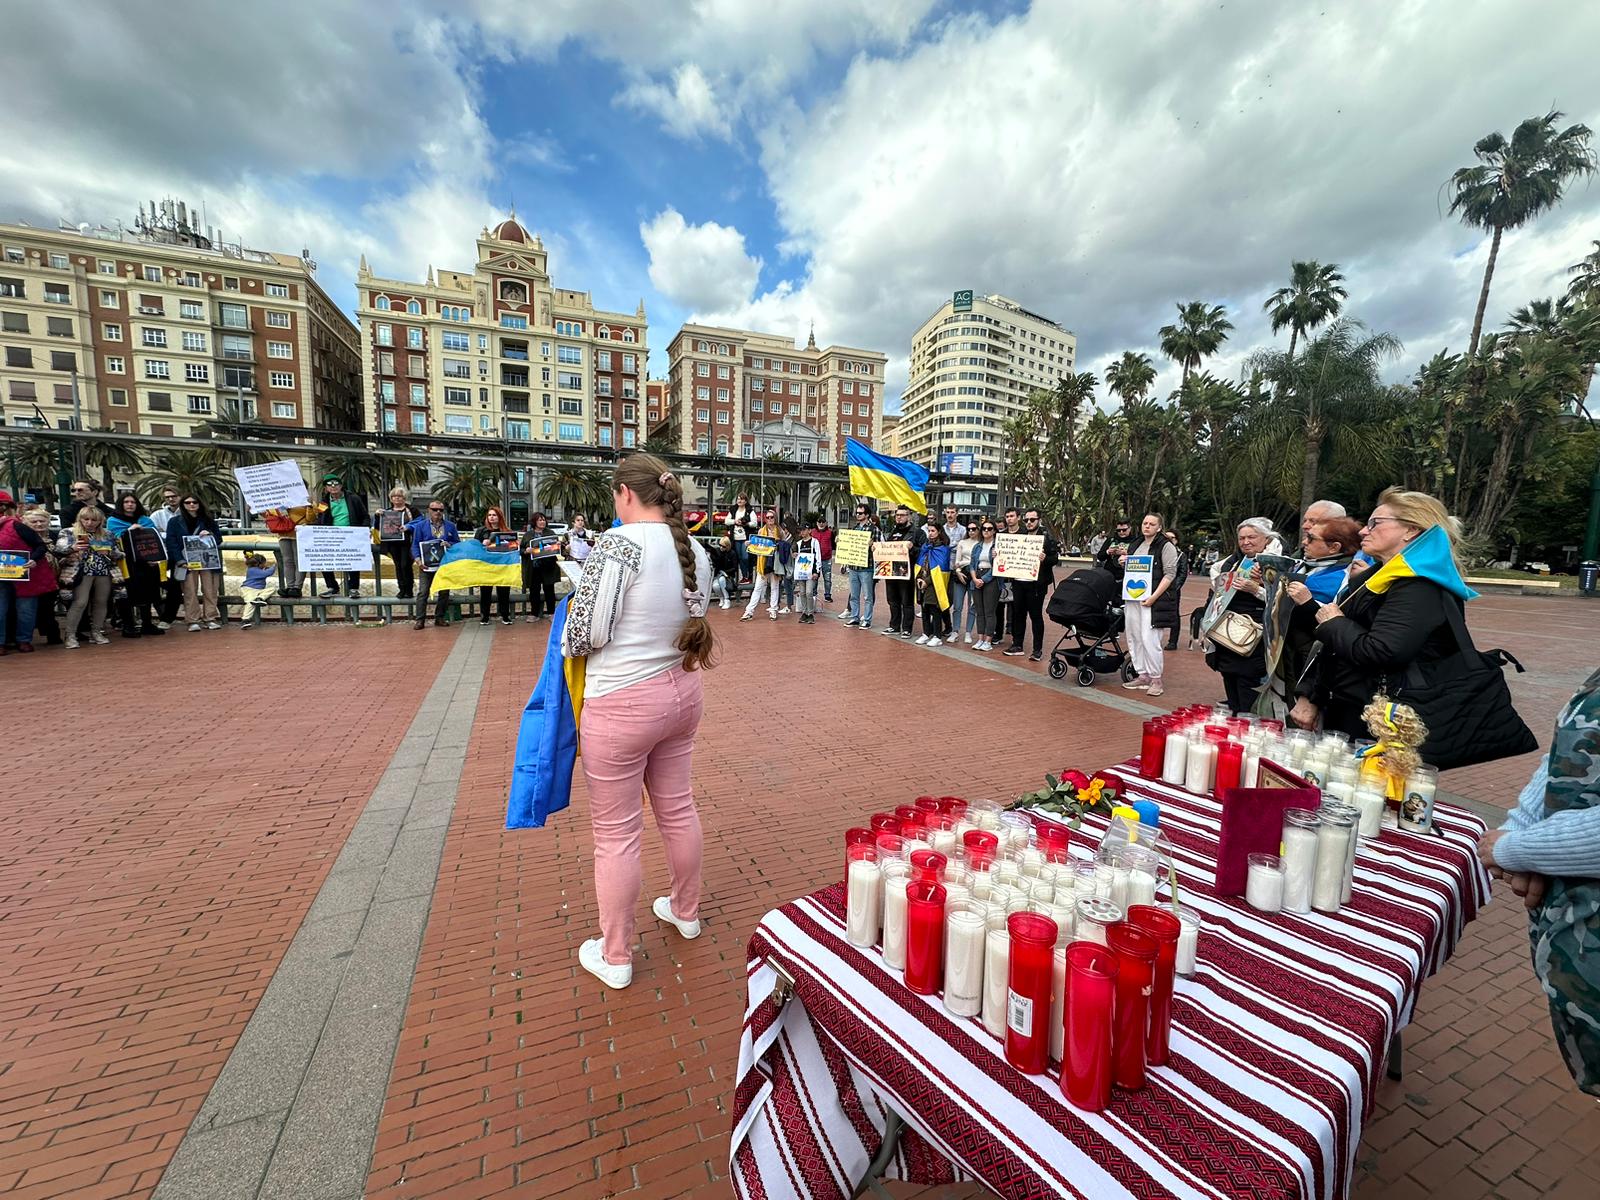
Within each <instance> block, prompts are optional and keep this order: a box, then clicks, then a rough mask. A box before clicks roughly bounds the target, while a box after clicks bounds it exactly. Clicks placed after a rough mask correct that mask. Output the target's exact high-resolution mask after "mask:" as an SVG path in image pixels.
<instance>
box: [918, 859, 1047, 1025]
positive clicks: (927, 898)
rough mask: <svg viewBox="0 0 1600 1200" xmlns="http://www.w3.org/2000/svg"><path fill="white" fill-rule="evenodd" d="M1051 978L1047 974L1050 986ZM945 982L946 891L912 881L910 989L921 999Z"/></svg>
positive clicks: (935, 990) (924, 880)
mask: <svg viewBox="0 0 1600 1200" xmlns="http://www.w3.org/2000/svg"><path fill="white" fill-rule="evenodd" d="M1048 975H1049V972H1048V971H1047V972H1046V976H1047V982H1048ZM943 978H944V887H943V886H942V885H941V884H939V883H936V882H934V881H932V880H928V879H912V880H911V881H910V882H908V883H907V884H906V986H907V987H908V988H910V989H911V990H912V991H913V992H916V993H917V994H918V995H920V996H931V995H933V994H934V993H935V992H937V991H938V990H939V982H940V980H942V979H943ZM1048 999H1049V997H1048V995H1047V996H1046V1001H1047V1002H1048Z"/></svg>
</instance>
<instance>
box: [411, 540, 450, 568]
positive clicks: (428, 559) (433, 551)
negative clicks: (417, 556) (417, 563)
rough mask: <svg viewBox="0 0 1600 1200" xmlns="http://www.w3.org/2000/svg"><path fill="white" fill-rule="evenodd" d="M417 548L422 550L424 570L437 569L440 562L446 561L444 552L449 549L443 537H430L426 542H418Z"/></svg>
mask: <svg viewBox="0 0 1600 1200" xmlns="http://www.w3.org/2000/svg"><path fill="white" fill-rule="evenodd" d="M417 549H418V550H420V551H422V569H423V570H424V571H437V570H438V569H439V564H440V563H441V562H443V561H444V552H445V551H446V550H448V549H449V546H447V545H446V544H445V541H444V539H443V538H429V539H428V540H427V541H425V542H418V543H417Z"/></svg>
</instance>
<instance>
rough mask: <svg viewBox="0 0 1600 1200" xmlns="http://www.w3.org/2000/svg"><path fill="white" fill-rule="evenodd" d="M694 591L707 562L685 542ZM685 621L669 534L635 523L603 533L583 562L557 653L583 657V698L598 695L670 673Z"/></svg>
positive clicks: (704, 585)
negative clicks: (690, 557) (691, 556)
mask: <svg viewBox="0 0 1600 1200" xmlns="http://www.w3.org/2000/svg"><path fill="white" fill-rule="evenodd" d="M692 544H693V547H694V558H695V571H696V587H695V591H696V592H698V593H699V594H700V596H701V597H702V600H701V601H700V603H701V604H702V606H703V604H704V600H703V597H704V596H705V595H706V594H707V593H708V592H709V591H710V589H711V561H710V559H709V558H707V556H706V552H705V548H704V547H703V546H701V545H700V543H699V542H693V543H692ZM688 619H689V601H687V600H686V599H685V598H684V586H683V569H682V568H681V566H680V565H679V563H678V548H677V546H676V545H675V544H674V542H673V540H672V531H671V530H670V529H668V528H667V526H666V525H664V524H661V523H659V522H645V521H637V522H634V523H633V524H630V525H619V526H617V528H615V529H611V530H608V531H606V532H605V533H603V534H601V535H600V538H599V540H598V541H597V542H595V546H594V550H593V551H592V552H591V553H590V555H589V557H588V558H587V559H586V560H585V561H584V564H583V574H582V576H581V577H580V578H579V580H578V586H577V589H576V590H575V591H574V592H573V595H572V602H571V603H570V604H569V605H568V606H567V627H566V630H565V631H564V633H563V634H562V639H561V652H562V654H564V655H565V656H566V657H567V658H581V657H584V656H587V657H588V659H589V662H588V666H587V669H586V671H585V675H584V687H583V694H584V697H585V698H586V699H587V698H588V697H591V696H605V695H609V694H610V693H611V692H615V691H620V690H621V689H622V688H625V687H629V686H631V685H633V684H635V683H640V682H642V681H643V680H646V679H649V678H650V677H651V676H653V675H658V674H660V673H661V672H662V671H666V670H670V669H671V668H672V667H675V666H677V665H678V664H679V663H681V662H682V661H683V651H681V650H679V649H678V648H677V645H676V643H677V640H678V635H679V634H680V633H682V632H683V626H684V622H686V621H687V620H688Z"/></svg>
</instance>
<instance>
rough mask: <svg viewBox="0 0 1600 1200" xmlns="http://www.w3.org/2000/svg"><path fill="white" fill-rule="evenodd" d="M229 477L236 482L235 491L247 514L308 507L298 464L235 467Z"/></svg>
mask: <svg viewBox="0 0 1600 1200" xmlns="http://www.w3.org/2000/svg"><path fill="white" fill-rule="evenodd" d="M233 477H234V478H235V479H237V480H238V481H239V490H240V491H241V492H243V493H244V502H245V504H247V505H248V506H249V508H250V511H251V512H265V511H266V510H267V509H269V508H300V507H301V506H303V505H306V504H310V503H311V497H310V496H309V495H307V494H306V481H305V480H304V479H302V478H300V466H299V464H298V463H295V462H291V461H290V460H288V459H283V460H281V461H279V462H269V463H256V464H255V465H253V466H248V467H235V468H234V469H233Z"/></svg>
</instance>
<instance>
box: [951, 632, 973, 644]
mask: <svg viewBox="0 0 1600 1200" xmlns="http://www.w3.org/2000/svg"><path fill="white" fill-rule="evenodd" d="M950 640H951V641H952V642H953V641H955V638H951V639H950ZM966 644H967V645H969V646H970V645H972V635H971V634H970V633H969V634H967V643H966Z"/></svg>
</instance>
